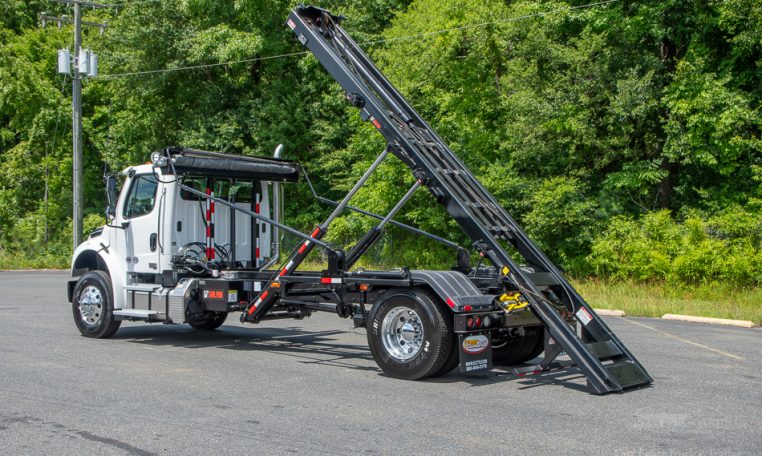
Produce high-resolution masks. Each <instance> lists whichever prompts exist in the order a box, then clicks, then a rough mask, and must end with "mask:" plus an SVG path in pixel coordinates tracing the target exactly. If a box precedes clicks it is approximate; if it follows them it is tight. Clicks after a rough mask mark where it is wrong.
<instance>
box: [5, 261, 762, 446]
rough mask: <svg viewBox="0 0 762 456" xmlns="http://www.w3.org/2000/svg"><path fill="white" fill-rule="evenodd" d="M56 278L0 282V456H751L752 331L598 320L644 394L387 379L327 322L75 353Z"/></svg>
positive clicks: (123, 340)
mask: <svg viewBox="0 0 762 456" xmlns="http://www.w3.org/2000/svg"><path fill="white" fill-rule="evenodd" d="M67 278H68V274H67V273H65V272H0V454H8V455H15V454H46V455H47V454H57V455H58V454H67V455H68V454H71V455H88V454H93V455H95V454H97V455H101V454H115V455H124V454H128V455H153V454H258V455H261V454H289V453H297V454H402V453H404V454H440V455H441V454H469V453H470V454H485V455H492V454H494V455H499V454H519V453H520V454H533V453H541V454H577V455H579V454H605V455H609V454H623V455H624V454H712V455H722V454H760V453H762V400H760V399H762V359H761V358H762V357H761V356H760V351H761V350H760V349H761V348H762V330H760V329H759V328H754V329H742V328H729V327H717V326H706V325H699V324H690V323H680V322H668V321H661V320H650V319H639V318H607V319H606V321H607V322H608V323H609V324H610V326H611V327H612V329H613V330H614V331H615V332H616V333H617V334H618V335H619V336H620V338H621V339H622V340H623V341H624V342H625V343H626V344H627V346H628V348H629V349H630V350H631V351H632V352H633V354H635V356H636V357H638V358H639V359H640V361H641V362H642V363H643V364H644V366H645V367H646V369H647V370H648V371H649V372H650V374H651V375H652V377H653V378H654V384H653V386H652V387H649V388H643V389H639V390H634V391H629V392H627V393H625V394H615V395H607V396H594V395H591V394H589V393H587V392H586V391H585V390H584V381H583V380H582V377H581V376H580V375H579V373H577V372H574V371H569V372H563V373H560V374H559V373H556V374H553V373H548V374H545V375H542V376H539V377H534V378H522V379H518V378H516V377H514V376H512V375H511V374H510V373H509V371H508V370H507V369H501V368H497V369H495V370H494V371H492V372H490V373H489V374H486V375H478V376H464V375H461V374H459V373H458V372H457V371H455V372H453V373H450V374H449V375H447V376H445V377H442V378H438V379H433V380H427V381H419V382H409V381H402V380H396V379H393V378H390V377H387V376H385V375H384V374H383V373H382V372H381V371H380V370H379V369H378V368H377V367H376V365H375V363H374V362H373V359H372V358H371V356H370V353H369V351H368V349H367V345H366V339H365V332H364V330H362V329H353V328H352V324H351V321H349V320H341V319H339V318H337V317H336V316H335V315H329V314H316V315H313V316H312V317H311V318H309V319H307V320H303V321H295V320H281V321H271V322H265V323H264V324H261V325H258V326H251V325H247V326H245V327H244V326H242V325H241V324H240V323H238V319H237V316H236V315H233V316H231V317H230V319H229V321H228V323H227V324H226V325H225V326H223V327H222V328H221V329H219V330H217V331H214V332H201V331H195V330H193V329H191V328H190V327H188V326H186V325H162V324H153V325H146V324H143V323H124V324H122V327H121V329H120V330H119V331H118V332H117V334H116V336H115V337H114V338H112V339H108V340H95V339H88V338H85V337H82V336H80V335H79V332H78V331H77V329H76V328H75V326H74V323H73V321H72V310H71V304H69V303H67V302H66V288H65V282H66V280H67Z"/></svg>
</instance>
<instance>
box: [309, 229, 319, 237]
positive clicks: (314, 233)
mask: <svg viewBox="0 0 762 456" xmlns="http://www.w3.org/2000/svg"><path fill="white" fill-rule="evenodd" d="M318 234H320V227H317V228H315V230H314V231H313V232H312V234H310V237H313V238H314V237H317V235H318Z"/></svg>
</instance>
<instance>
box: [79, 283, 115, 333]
mask: <svg viewBox="0 0 762 456" xmlns="http://www.w3.org/2000/svg"><path fill="white" fill-rule="evenodd" d="M113 296H114V294H113V292H112V290H111V278H109V276H108V274H106V273H105V272H103V271H90V272H88V273H86V274H85V275H83V276H82V277H80V279H79V281H77V284H76V286H75V287H74V294H73V296H72V300H71V303H72V311H73V313H74V323H75V324H76V325H77V329H79V332H80V333H82V335H83V336H86V337H95V338H98V339H105V338H108V337H111V336H113V335H114V333H115V332H116V331H117V329H119V326H120V325H121V324H122V322H121V321H118V320H115V319H114V301H113Z"/></svg>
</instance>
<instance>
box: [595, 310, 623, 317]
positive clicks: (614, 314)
mask: <svg viewBox="0 0 762 456" xmlns="http://www.w3.org/2000/svg"><path fill="white" fill-rule="evenodd" d="M593 310H594V311H595V313H597V314H598V315H602V316H604V317H624V316H625V313H624V310H612V309H593Z"/></svg>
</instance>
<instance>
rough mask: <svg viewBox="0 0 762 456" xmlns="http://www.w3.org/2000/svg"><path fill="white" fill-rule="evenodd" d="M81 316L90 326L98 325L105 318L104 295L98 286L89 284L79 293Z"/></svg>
mask: <svg viewBox="0 0 762 456" xmlns="http://www.w3.org/2000/svg"><path fill="white" fill-rule="evenodd" d="M79 316H80V318H81V319H82V322H83V323H85V324H86V325H88V326H92V325H96V324H98V322H100V320H101V318H103V296H102V295H101V292H100V290H98V288H96V287H94V286H92V285H89V286H87V287H86V288H85V289H84V290H82V293H80V295H79Z"/></svg>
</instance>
